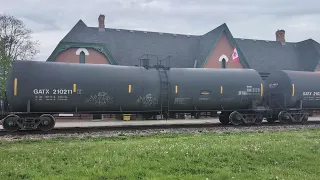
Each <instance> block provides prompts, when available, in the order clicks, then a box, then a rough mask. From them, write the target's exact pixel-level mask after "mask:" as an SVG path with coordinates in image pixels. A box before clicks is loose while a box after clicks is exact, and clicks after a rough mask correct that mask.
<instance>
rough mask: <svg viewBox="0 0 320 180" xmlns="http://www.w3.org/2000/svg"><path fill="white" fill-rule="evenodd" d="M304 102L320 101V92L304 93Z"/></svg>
mask: <svg viewBox="0 0 320 180" xmlns="http://www.w3.org/2000/svg"><path fill="white" fill-rule="evenodd" d="M302 96H303V98H302V100H307V101H319V100H320V92H319V91H304V92H302Z"/></svg>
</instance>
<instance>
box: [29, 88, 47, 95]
mask: <svg viewBox="0 0 320 180" xmlns="http://www.w3.org/2000/svg"><path fill="white" fill-rule="evenodd" d="M33 94H36V95H38V94H50V91H49V89H34V90H33Z"/></svg>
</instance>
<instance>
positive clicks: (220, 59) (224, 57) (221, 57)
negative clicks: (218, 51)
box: [219, 54, 229, 63]
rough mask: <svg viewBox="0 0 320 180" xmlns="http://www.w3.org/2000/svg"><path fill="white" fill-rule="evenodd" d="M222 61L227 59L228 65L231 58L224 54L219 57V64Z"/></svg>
mask: <svg viewBox="0 0 320 180" xmlns="http://www.w3.org/2000/svg"><path fill="white" fill-rule="evenodd" d="M222 59H225V60H226V63H227V62H228V61H229V58H228V57H227V56H226V55H225V54H222V55H221V56H220V57H219V62H221V61H222Z"/></svg>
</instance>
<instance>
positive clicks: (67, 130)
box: [0, 121, 320, 137]
mask: <svg viewBox="0 0 320 180" xmlns="http://www.w3.org/2000/svg"><path fill="white" fill-rule="evenodd" d="M312 125H319V126H315V127H316V128H320V121H308V122H307V123H306V124H301V123H294V124H283V123H279V122H276V123H272V124H270V123H268V122H263V123H261V124H260V125H240V126H234V125H222V124H220V123H205V124H160V125H120V126H95V127H59V128H54V129H52V130H51V131H48V132H44V131H40V130H21V131H17V132H7V131H4V130H0V137H1V136H25V135H54V134H65V135H67V134H84V133H100V132H101V133H103V132H111V131H115V132H118V133H119V132H126V131H131V132H132V131H145V130H168V129H171V130H174V129H198V131H201V129H206V128H207V129H211V130H212V131H215V130H217V131H219V130H246V129H248V130H264V129H272V128H277V127H278V128H282V129H289V128H294V127H301V128H304V127H308V126H312Z"/></svg>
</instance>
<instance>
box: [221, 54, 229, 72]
mask: <svg viewBox="0 0 320 180" xmlns="http://www.w3.org/2000/svg"><path fill="white" fill-rule="evenodd" d="M228 61H229V59H228V57H227V56H226V55H225V54H222V55H221V56H220V57H219V62H220V63H221V68H223V69H225V68H226V67H227V63H228Z"/></svg>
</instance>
